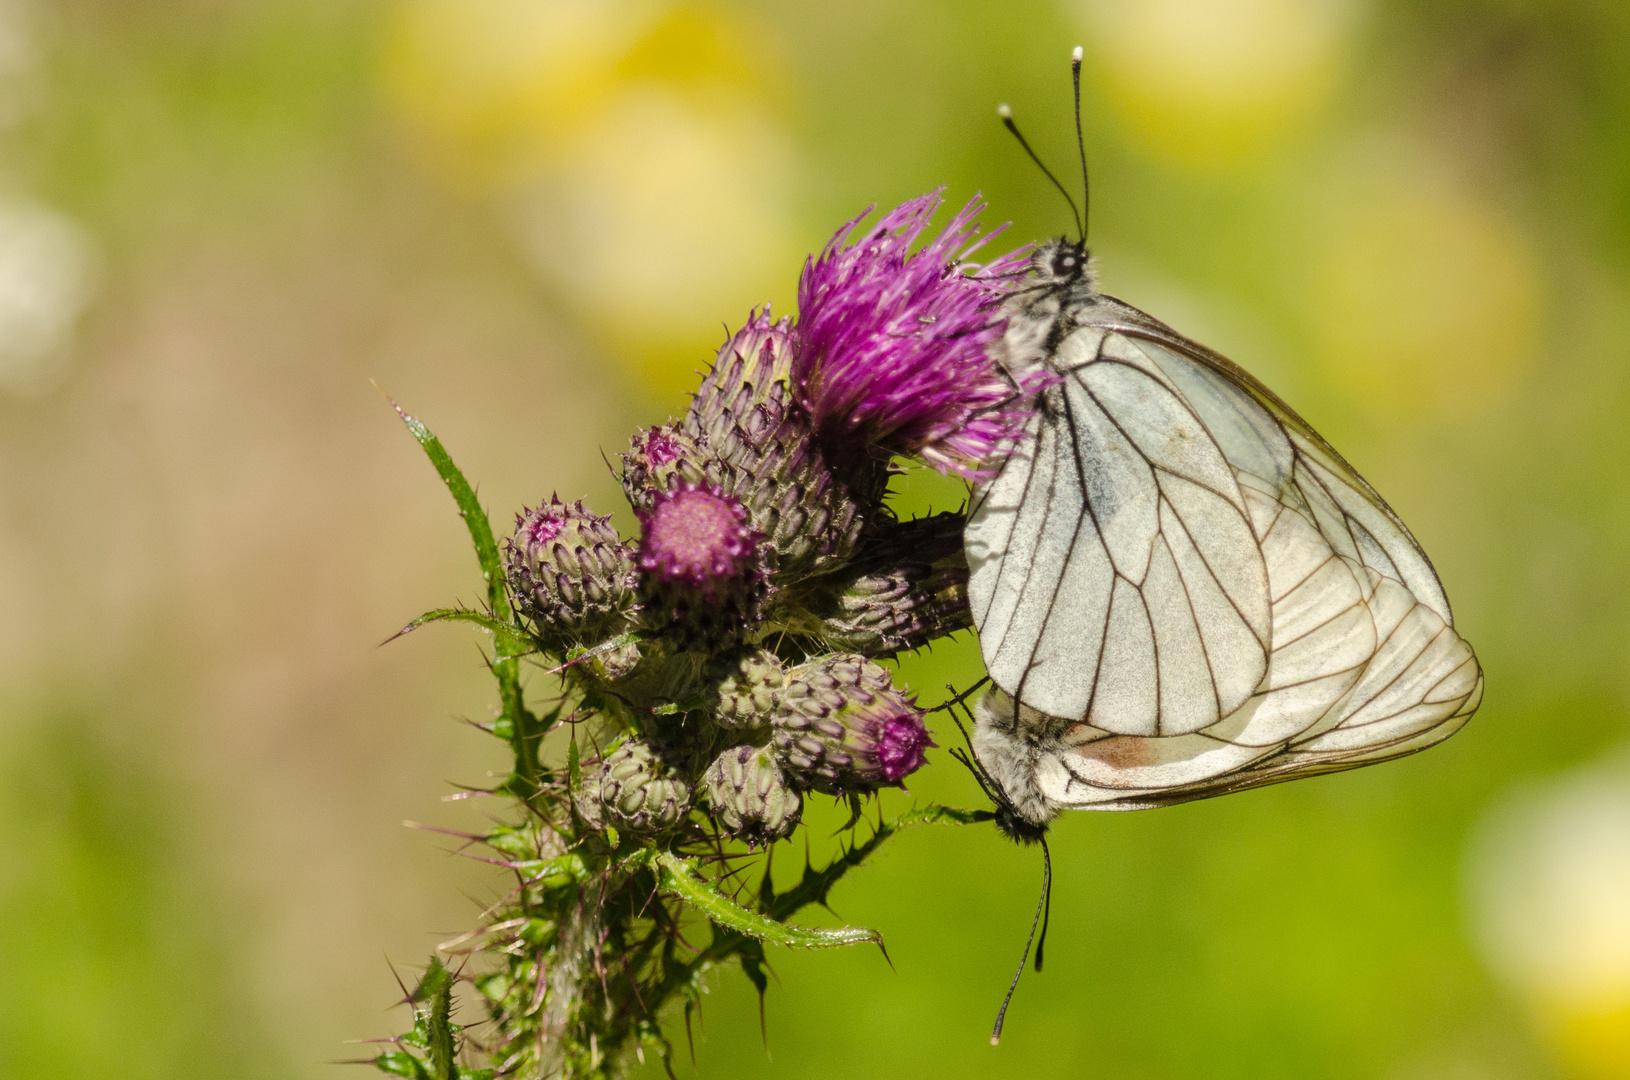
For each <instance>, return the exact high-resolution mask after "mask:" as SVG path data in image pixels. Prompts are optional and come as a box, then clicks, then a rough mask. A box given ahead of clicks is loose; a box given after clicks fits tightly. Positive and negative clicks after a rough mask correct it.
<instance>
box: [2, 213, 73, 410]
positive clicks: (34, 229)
mask: <svg viewBox="0 0 1630 1080" xmlns="http://www.w3.org/2000/svg"><path fill="white" fill-rule="evenodd" d="M93 269H94V259H93V254H92V248H91V244H90V241H89V240H88V239H87V238H86V236H85V234H84V233H83V232H82V231H81V230H80V228H79V227H78V226H77V225H75V224H74V223H73V222H72V221H71V220H69V219H68V218H67V217H65V216H63V215H62V214H60V213H58V212H56V211H55V210H51V209H49V208H47V207H43V206H33V205H27V204H13V205H3V204H0V389H4V390H7V391H10V392H12V393H16V394H22V395H32V394H37V393H40V392H43V391H44V390H46V389H49V388H50V387H51V386H52V385H53V384H54V383H55V381H56V378H57V377H58V376H59V375H60V373H61V371H62V369H63V367H64V365H65V363H66V361H67V359H68V346H69V341H70V338H71V336H72V333H73V328H74V323H75V322H76V321H77V320H78V318H79V315H80V313H81V312H82V311H83V310H84V308H85V305H86V303H87V302H88V301H89V300H90V297H91V292H92V287H93V277H94V274H93Z"/></svg>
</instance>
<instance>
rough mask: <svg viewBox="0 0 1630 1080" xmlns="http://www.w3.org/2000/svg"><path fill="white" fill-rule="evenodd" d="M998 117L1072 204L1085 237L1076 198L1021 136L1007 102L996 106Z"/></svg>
mask: <svg viewBox="0 0 1630 1080" xmlns="http://www.w3.org/2000/svg"><path fill="white" fill-rule="evenodd" d="M996 115H997V116H1000V117H1001V118H1002V126H1003V127H1005V128H1007V129H1008V131H1010V132H1011V133H1012V134H1013V137H1014V138H1015V139H1018V140H1019V145H1020V146H1022V147H1024V152H1025V153H1027V154H1029V155H1030V160H1031V161H1034V162H1035V163H1036V168H1038V169H1040V170H1041V174H1042V175H1043V176H1045V177H1047V179H1049V180H1051V181H1052V182H1053V186H1054V187H1056V188H1058V193H1059V194H1060V195H1062V196H1064V201H1065V202H1067V203H1069V204H1070V213H1071V214H1072V215H1073V216H1074V217H1075V228H1076V231H1077V232H1079V233H1081V234H1082V236H1085V235H1086V227H1085V226H1084V225H1083V224H1082V222H1081V211H1080V210H1079V209H1078V208H1077V207H1076V205H1075V198H1074V197H1073V196H1072V195H1071V194H1070V193H1069V190H1068V189H1067V188H1065V186H1064V185H1063V184H1061V183H1059V182H1058V177H1056V176H1054V175H1053V170H1051V169H1049V168H1048V167H1047V166H1046V165H1044V164H1043V163H1042V160H1041V158H1039V157H1037V156H1036V152H1035V151H1034V150H1032V149H1030V144H1029V143H1028V142H1026V141H1025V137H1024V136H1023V135H1021V134H1019V125H1018V124H1015V123H1014V122H1013V110H1012V109H1011V108H1009V107H1008V105H1007V103H1006V102H1003V103H1002V104H1000V105H998V106H996Z"/></svg>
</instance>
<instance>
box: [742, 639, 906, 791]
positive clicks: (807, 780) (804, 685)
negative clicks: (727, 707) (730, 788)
mask: <svg viewBox="0 0 1630 1080" xmlns="http://www.w3.org/2000/svg"><path fill="white" fill-rule="evenodd" d="M774 725H775V744H774V745H775V750H776V754H777V756H778V757H779V758H780V759H781V762H782V764H784V765H785V766H786V767H787V770H788V771H789V772H790V773H791V775H792V779H793V782H794V783H796V784H799V785H802V786H804V787H808V788H813V789H814V790H816V791H823V792H826V793H828V794H833V795H841V794H847V793H853V792H860V791H872V790H875V789H876V788H879V787H883V786H885V785H889V784H898V783H899V782H900V780H901V779H902V778H903V777H905V776H906V775H907V774H908V773H911V772H913V771H914V770H916V769H917V767H918V766H920V765H921V764H922V763H923V751H924V750H926V749H927V748H928V747H930V746H933V745H934V743H933V741H932V740H931V739H930V738H929V737H928V729H927V728H926V727H925V726H924V725H923V714H922V712H921V711H920V710H918V708H917V707H916V704H915V703H914V702H913V701H912V699H911V698H910V697H908V696H907V695H905V694H904V693H902V692H901V691H899V690H897V689H895V687H894V683H893V681H892V680H891V679H890V678H889V673H888V672H887V671H885V670H883V668H881V667H879V666H878V665H877V664H875V663H873V662H871V661H870V660H867V659H866V658H865V657H863V656H852V655H845V654H841V653H840V654H834V655H831V656H824V657H821V658H820V659H819V660H815V661H812V662H810V663H808V664H804V665H802V666H800V667H796V668H793V669H792V671H790V672H789V673H788V680H787V685H786V687H785V688H784V689H783V690H782V691H781V693H780V695H779V702H778V707H777V709H776V713H775V718H774Z"/></svg>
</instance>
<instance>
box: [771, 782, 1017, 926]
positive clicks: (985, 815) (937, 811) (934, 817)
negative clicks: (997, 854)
mask: <svg viewBox="0 0 1630 1080" xmlns="http://www.w3.org/2000/svg"><path fill="white" fill-rule="evenodd" d="M991 816H992V815H991V812H990V811H989V810H962V809H958V808H957V807H952V806H939V805H936V804H931V805H928V806H923V807H916V808H913V809H911V810H907V811H906V812H905V813H903V814H901V815H900V816H899V817H897V818H895V819H894V820H893V821H891V822H888V823H886V824H884V825H880V826H878V828H877V831H876V832H874V833H873V834H872V835H871V837H870V839H868V840H867V841H866V842H865V843H864V844H860V845H857V846H856V847H852V848H850V849H849V850H848V851H845V852H844V853H843V854H842V855H839V856H838V857H837V858H835V859H833V860H832V861H831V862H829V863H827V864H826V865H825V866H824V867H822V868H821V869H819V870H816V869H815V868H814V867H811V866H807V865H806V866H805V867H804V874H803V877H802V878H801V879H800V880H799V882H798V884H796V885H794V886H793V887H792V888H790V889H788V890H787V891H786V892H783V893H780V894H779V895H777V894H776V893H775V891H774V888H773V887H772V886H770V885H769V883H768V875H769V868H768V867H766V868H765V875H766V880H765V882H762V883H761V884H760V889H759V910H761V911H763V912H764V913H765V914H766V915H768V916H769V917H770V918H772V919H774V920H776V921H777V922H782V921H784V920H786V919H789V918H791V917H792V916H793V915H796V914H797V913H798V912H799V911H800V910H802V909H803V908H805V907H808V906H809V905H810V904H820V905H821V906H822V907H825V906H826V898H827V895H828V894H829V893H830V892H831V891H832V886H834V885H836V884H837V883H838V881H839V879H840V878H842V877H843V876H844V875H845V874H847V873H848V872H849V871H850V870H853V869H854V868H855V867H857V866H859V865H860V864H861V863H863V862H865V861H866V859H867V858H869V857H870V856H871V854H872V852H874V851H876V850H877V849H878V848H880V847H882V846H883V843H884V842H885V841H886V840H888V839H889V838H890V837H891V836H893V835H894V834H895V833H898V832H900V831H901V830H903V829H911V828H916V827H917V826H919V825H971V824H973V823H975V822H979V821H989V820H990V818H991Z"/></svg>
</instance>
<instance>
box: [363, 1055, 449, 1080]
mask: <svg viewBox="0 0 1630 1080" xmlns="http://www.w3.org/2000/svg"><path fill="white" fill-rule="evenodd" d="M374 1068H376V1069H378V1070H379V1071H380V1072H383V1073H390V1074H391V1075H392V1076H406V1077H411V1078H412V1080H435V1078H434V1077H432V1076H431V1075H430V1073H429V1072H427V1071H426V1070H425V1067H424V1062H422V1061H420V1060H419V1059H418V1058H416V1057H414V1056H413V1055H412V1054H410V1053H408V1052H407V1051H406V1050H386V1051H385V1052H384V1053H382V1054H380V1055H379V1056H378V1057H376V1058H374Z"/></svg>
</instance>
